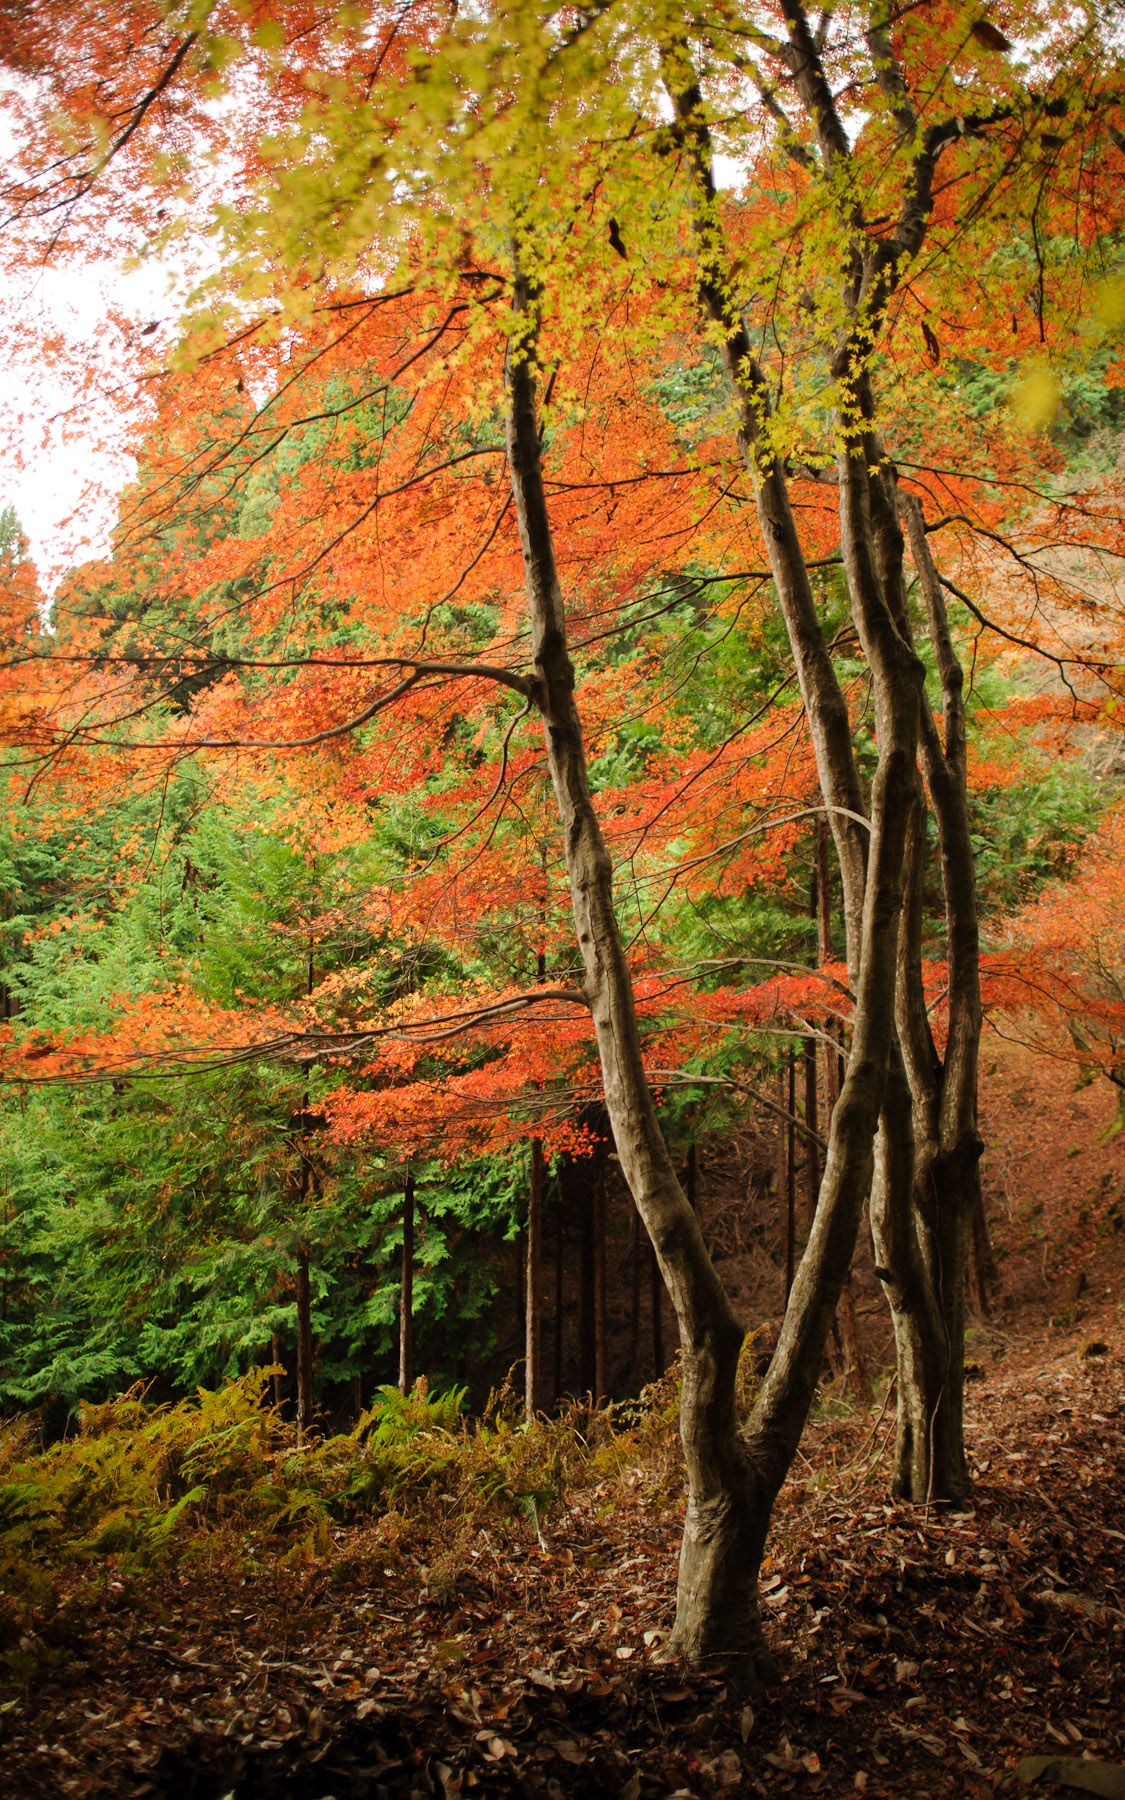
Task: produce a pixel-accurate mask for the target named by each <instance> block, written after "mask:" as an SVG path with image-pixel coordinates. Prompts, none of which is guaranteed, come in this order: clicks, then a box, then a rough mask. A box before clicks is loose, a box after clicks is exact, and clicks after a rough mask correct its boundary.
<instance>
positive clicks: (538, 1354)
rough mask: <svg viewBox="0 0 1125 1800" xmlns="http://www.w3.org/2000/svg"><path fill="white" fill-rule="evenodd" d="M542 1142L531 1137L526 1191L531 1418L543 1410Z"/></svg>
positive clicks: (526, 1362)
mask: <svg viewBox="0 0 1125 1800" xmlns="http://www.w3.org/2000/svg"><path fill="white" fill-rule="evenodd" d="M542 1274H543V1143H542V1140H541V1139H540V1138H537V1137H536V1138H532V1140H531V1180H530V1183H529V1184H528V1192H527V1266H526V1270H525V1280H524V1297H525V1311H524V1412H525V1415H526V1417H527V1418H528V1419H533V1418H534V1417H535V1415H536V1414H537V1413H538V1412H540V1411H541V1410H542V1406H543V1392H542V1388H543V1382H542V1374H541V1362H542V1342H543V1312H542V1307H541V1304H540V1291H539V1290H540V1286H541V1283H542Z"/></svg>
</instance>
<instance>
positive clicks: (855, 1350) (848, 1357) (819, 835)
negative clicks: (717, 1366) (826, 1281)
mask: <svg viewBox="0 0 1125 1800" xmlns="http://www.w3.org/2000/svg"><path fill="white" fill-rule="evenodd" d="M815 887H816V942H817V956H818V958H819V960H820V963H821V965H822V966H823V965H824V964H825V963H830V962H831V961H832V953H833V949H832V887H831V880H830V877H829V872H828V829H827V826H826V825H825V823H824V821H823V819H818V820H817V822H816V882H815ZM825 1037H826V1040H827V1041H826V1042H825V1043H824V1045H823V1063H824V1109H825V1112H826V1114H827V1115H828V1118H829V1120H831V1118H832V1113H833V1110H834V1108H835V1105H836V1102H837V1100H838V1099H839V1097H840V1089H841V1088H842V1086H843V1083H844V1059H843V1056H842V1054H841V1051H840V1049H839V1048H838V1046H839V1045H840V1044H842V1043H843V1039H844V1024H843V1020H842V1019H840V1018H839V1017H834V1016H832V1015H831V1014H830V1015H829V1017H828V1019H827V1021H826V1025H825ZM834 1336H835V1338H836V1341H837V1344H838V1345H839V1350H840V1360H841V1362H842V1364H843V1382H844V1387H845V1388H846V1389H847V1388H850V1389H851V1390H852V1391H853V1392H854V1393H855V1395H856V1396H857V1398H858V1399H860V1400H861V1401H866V1400H868V1399H870V1397H871V1379H870V1376H869V1375H868V1373H867V1360H866V1358H865V1356H864V1354H863V1343H862V1340H861V1338H860V1335H859V1321H858V1320H857V1318H856V1310H855V1290H854V1287H853V1283H852V1272H851V1270H850V1269H849V1270H848V1272H847V1274H846V1275H845V1276H844V1279H843V1282H842V1283H841V1286H840V1298H839V1301H838V1303H837V1306H836V1320H835V1325H834Z"/></svg>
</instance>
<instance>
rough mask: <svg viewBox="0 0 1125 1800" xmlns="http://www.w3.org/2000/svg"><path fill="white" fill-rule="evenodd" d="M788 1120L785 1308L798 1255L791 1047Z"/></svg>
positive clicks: (794, 1069)
mask: <svg viewBox="0 0 1125 1800" xmlns="http://www.w3.org/2000/svg"><path fill="white" fill-rule="evenodd" d="M787 1062H788V1076H789V1079H788V1083H787V1086H786V1094H787V1098H788V1114H789V1116H788V1118H787V1119H786V1121H785V1304H786V1306H788V1304H789V1296H790V1294H791V1293H792V1291H793V1269H794V1266H795V1261H796V1255H797V1128H796V1125H795V1123H794V1121H795V1119H796V1116H797V1058H796V1055H795V1054H794V1050H793V1046H792V1044H790V1046H789V1053H788V1058H787Z"/></svg>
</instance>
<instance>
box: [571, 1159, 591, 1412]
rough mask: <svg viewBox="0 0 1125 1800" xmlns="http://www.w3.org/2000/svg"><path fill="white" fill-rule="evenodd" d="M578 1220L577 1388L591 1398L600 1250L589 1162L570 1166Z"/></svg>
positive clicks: (574, 1163)
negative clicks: (598, 1251)
mask: <svg viewBox="0 0 1125 1800" xmlns="http://www.w3.org/2000/svg"><path fill="white" fill-rule="evenodd" d="M570 1178H571V1186H572V1192H573V1194H574V1196H575V1200H576V1206H575V1217H576V1221H577V1224H578V1388H579V1392H580V1393H582V1394H592V1393H593V1391H594V1382H595V1379H596V1371H595V1367H594V1364H595V1360H596V1352H595V1345H594V1340H595V1337H596V1335H597V1308H596V1304H595V1296H594V1290H595V1288H596V1286H597V1261H598V1258H597V1249H596V1245H595V1221H594V1192H593V1182H592V1180H591V1172H590V1166H589V1162H588V1160H587V1159H586V1158H583V1159H582V1160H581V1161H577V1160H576V1161H574V1162H572V1163H571V1164H570Z"/></svg>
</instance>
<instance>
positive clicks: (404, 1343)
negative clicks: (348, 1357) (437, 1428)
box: [398, 1169, 414, 1394]
mask: <svg viewBox="0 0 1125 1800" xmlns="http://www.w3.org/2000/svg"><path fill="white" fill-rule="evenodd" d="M413 1386H414V1176H413V1174H412V1173H411V1172H410V1170H409V1169H408V1170H407V1173H406V1181H405V1183H404V1185H403V1190H402V1271H401V1275H400V1278H399V1288H398V1391H399V1393H400V1394H409V1392H410V1390H411V1388H412V1387H413Z"/></svg>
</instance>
